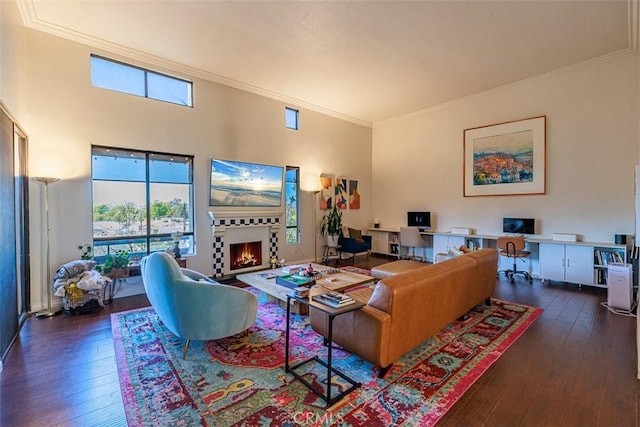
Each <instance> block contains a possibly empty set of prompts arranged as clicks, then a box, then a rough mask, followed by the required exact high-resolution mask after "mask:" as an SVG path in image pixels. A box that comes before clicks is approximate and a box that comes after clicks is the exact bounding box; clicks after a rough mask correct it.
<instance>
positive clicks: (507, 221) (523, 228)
mask: <svg viewBox="0 0 640 427" xmlns="http://www.w3.org/2000/svg"><path fill="white" fill-rule="evenodd" d="M535 224H536V220H535V219H534V218H502V232H503V233H508V234H536V227H535Z"/></svg>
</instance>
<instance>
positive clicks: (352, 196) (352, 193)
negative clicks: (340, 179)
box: [349, 179, 360, 209]
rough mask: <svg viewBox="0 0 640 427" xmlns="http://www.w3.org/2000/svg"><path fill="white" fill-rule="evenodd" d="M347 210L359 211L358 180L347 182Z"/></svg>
mask: <svg viewBox="0 0 640 427" xmlns="http://www.w3.org/2000/svg"><path fill="white" fill-rule="evenodd" d="M349 209H360V190H359V189H358V180H357V179H350V180H349Z"/></svg>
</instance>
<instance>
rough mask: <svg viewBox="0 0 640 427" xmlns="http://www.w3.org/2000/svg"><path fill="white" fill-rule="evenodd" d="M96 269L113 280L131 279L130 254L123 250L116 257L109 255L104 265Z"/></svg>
mask: <svg viewBox="0 0 640 427" xmlns="http://www.w3.org/2000/svg"><path fill="white" fill-rule="evenodd" d="M96 269H97V270H98V271H100V272H101V273H102V274H104V275H105V276H109V277H111V278H112V279H117V278H120V277H129V252H128V251H124V250H122V251H118V252H116V253H115V255H107V256H106V258H105V260H104V264H103V265H101V266H99V267H97V268H96Z"/></svg>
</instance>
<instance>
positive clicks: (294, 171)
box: [284, 166, 300, 244]
mask: <svg viewBox="0 0 640 427" xmlns="http://www.w3.org/2000/svg"><path fill="white" fill-rule="evenodd" d="M299 176H300V168H298V167H295V166H287V172H286V173H285V199H286V203H285V212H284V213H285V224H286V229H287V238H286V243H287V244H292V243H298V242H299V241H300V223H299V221H298V210H299V209H298V208H299V204H298V195H299V191H298V190H299V188H298V187H299V186H298V182H299V179H298V178H299Z"/></svg>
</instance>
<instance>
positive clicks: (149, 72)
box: [89, 53, 193, 108]
mask: <svg viewBox="0 0 640 427" xmlns="http://www.w3.org/2000/svg"><path fill="white" fill-rule="evenodd" d="M93 58H96V59H99V60H101V61H106V62H110V63H112V64H115V65H119V66H121V67H123V68H127V69H134V70H139V71H142V73H143V75H144V88H140V89H141V91H142V92H144V95H138V94H137V93H132V92H129V91H125V90H118V89H116V88H114V87H104V86H96V85H94V84H93V76H91V85H92V86H93V87H96V88H100V89H105V90H111V91H114V92H119V93H126V94H128V95H133V96H137V97H141V98H146V99H153V100H156V101H160V102H166V103H169V104H174V105H180V106H182V107H189V108H193V82H192V81H190V80H186V79H183V78H180V77H175V76H170V75H169V74H166V73H161V72H158V71H153V70H149V69H147V68H143V67H139V66H137V65H133V64H128V63H126V62H122V61H118V60H115V59H111V58H107V57H105V56H101V55H97V54H95V53H92V54H91V55H90V60H89V64H90V65H89V67H90V71H91V74H92V75H93V61H92V60H93ZM149 75H153V76H160V77H163V78H167V79H170V80H174V81H176V82H181V83H186V84H187V87H188V88H189V90H188V100H187V103H186V104H183V103H179V102H173V101H170V100H168V99H163V98H157V97H152V96H149Z"/></svg>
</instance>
